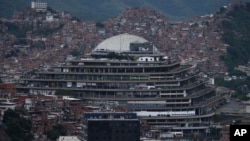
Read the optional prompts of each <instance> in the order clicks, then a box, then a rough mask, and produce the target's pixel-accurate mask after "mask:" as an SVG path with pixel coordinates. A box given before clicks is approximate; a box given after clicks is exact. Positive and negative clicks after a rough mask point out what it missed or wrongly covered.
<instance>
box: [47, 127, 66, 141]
mask: <svg viewBox="0 0 250 141" xmlns="http://www.w3.org/2000/svg"><path fill="white" fill-rule="evenodd" d="M66 134H67V131H66V129H65V128H64V127H63V126H62V125H61V124H57V125H56V126H54V127H53V129H52V130H49V131H47V132H46V135H47V137H48V138H49V139H51V140H56V139H57V138H58V137H59V136H65V135H66Z"/></svg>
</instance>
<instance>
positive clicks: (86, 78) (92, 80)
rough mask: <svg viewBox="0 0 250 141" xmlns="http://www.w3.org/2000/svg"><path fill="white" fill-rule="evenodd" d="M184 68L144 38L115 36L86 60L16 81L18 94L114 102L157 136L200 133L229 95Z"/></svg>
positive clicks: (204, 131) (205, 129) (105, 41)
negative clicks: (59, 95)
mask: <svg viewBox="0 0 250 141" xmlns="http://www.w3.org/2000/svg"><path fill="white" fill-rule="evenodd" d="M198 74H199V71H198V70H197V69H196V68H193V67H192V66H189V65H182V64H180V62H178V61H177V60H175V59H173V58H171V57H168V56H165V55H164V53H162V52H160V51H159V50H158V49H157V48H156V47H155V46H154V45H153V44H152V43H150V42H148V41H147V40H145V39H144V38H141V37H138V36H134V35H129V34H121V35H117V36H113V37H111V38H108V39H106V40H104V41H103V42H101V43H100V44H99V45H98V46H97V47H96V48H95V49H94V50H93V51H92V53H91V56H90V57H88V58H82V59H80V60H68V61H66V62H65V64H62V65H59V66H54V67H53V68H52V69H50V70H48V71H41V72H38V73H36V75H35V76H32V77H27V78H23V79H21V83H20V84H19V85H18V86H17V90H18V92H19V93H32V94H39V93H41V94H55V93H56V92H59V91H60V92H65V93H72V92H73V93H74V94H75V95H76V96H78V97H81V98H82V99H83V100H85V101H96V100H104V101H116V102H117V103H118V104H120V105H123V106H124V107H126V108H127V109H128V110H129V111H131V112H134V113H136V114H137V115H138V117H139V119H140V120H141V121H142V122H143V123H145V124H147V125H149V126H150V129H151V130H157V131H159V132H160V134H161V137H166V136H169V133H170V134H171V133H173V134H175V133H181V134H183V135H184V136H185V135H191V134H194V135H197V134H199V135H205V134H206V133H207V132H209V126H210V124H211V117H212V116H213V115H214V114H215V112H214V111H215V109H216V108H217V107H218V106H219V105H220V104H222V103H224V102H225V101H226V99H227V98H228V97H229V95H228V94H226V93H216V91H215V88H213V87H208V86H206V85H205V84H206V79H204V78H200V77H198Z"/></svg>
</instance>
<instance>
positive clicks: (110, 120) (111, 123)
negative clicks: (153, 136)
mask: <svg viewBox="0 0 250 141" xmlns="http://www.w3.org/2000/svg"><path fill="white" fill-rule="evenodd" d="M83 121H84V124H85V125H86V126H85V127H87V128H85V130H84V131H85V133H86V134H85V139H86V140H87V141H139V140H140V122H139V120H138V119H137V116H136V114H135V113H120V112H119V113H112V112H111V113H110V112H100V113H85V114H84V120H83Z"/></svg>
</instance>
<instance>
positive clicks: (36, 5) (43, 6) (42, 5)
mask: <svg viewBox="0 0 250 141" xmlns="http://www.w3.org/2000/svg"><path fill="white" fill-rule="evenodd" d="M47 7H48V5H47V3H46V2H41V1H36V2H34V1H32V2H31V8H32V9H35V10H36V12H46V11H47Z"/></svg>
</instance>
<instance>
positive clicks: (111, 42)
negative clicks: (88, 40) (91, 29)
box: [94, 33, 157, 52]
mask: <svg viewBox="0 0 250 141" xmlns="http://www.w3.org/2000/svg"><path fill="white" fill-rule="evenodd" d="M146 42H149V41H147V40H146V39H144V38H142V37H139V36H136V35H130V34H127V33H125V34H120V35H116V36H113V37H110V38H108V39H106V40H104V41H102V42H101V43H100V44H98V45H97V47H96V48H95V49H94V51H98V50H109V51H114V52H127V51H130V43H146ZM154 50H157V48H156V47H155V46H154Z"/></svg>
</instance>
